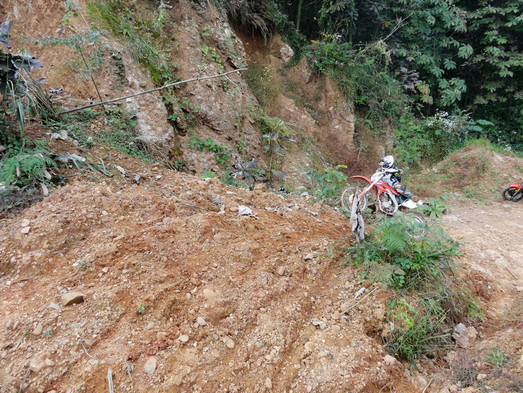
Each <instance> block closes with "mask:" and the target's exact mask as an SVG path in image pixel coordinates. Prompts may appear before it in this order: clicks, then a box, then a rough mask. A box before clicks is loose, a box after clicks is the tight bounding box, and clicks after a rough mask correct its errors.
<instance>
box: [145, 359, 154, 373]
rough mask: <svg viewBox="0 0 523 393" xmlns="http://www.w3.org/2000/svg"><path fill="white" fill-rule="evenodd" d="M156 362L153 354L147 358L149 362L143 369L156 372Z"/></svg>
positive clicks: (147, 371)
mask: <svg viewBox="0 0 523 393" xmlns="http://www.w3.org/2000/svg"><path fill="white" fill-rule="evenodd" d="M156 363H157V361H156V358H155V357H154V356H151V357H150V358H149V359H147V362H145V366H144V367H143V369H144V370H145V372H146V373H147V374H151V373H152V372H154V370H156Z"/></svg>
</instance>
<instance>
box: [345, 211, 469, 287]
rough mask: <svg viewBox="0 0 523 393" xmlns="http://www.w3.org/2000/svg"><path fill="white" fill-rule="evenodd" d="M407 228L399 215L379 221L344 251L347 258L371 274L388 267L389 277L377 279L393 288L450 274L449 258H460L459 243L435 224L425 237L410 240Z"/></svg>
mask: <svg viewBox="0 0 523 393" xmlns="http://www.w3.org/2000/svg"><path fill="white" fill-rule="evenodd" d="M408 225H409V220H408V219H406V218H404V217H401V216H394V217H390V218H385V219H383V220H381V221H380V222H378V223H377V225H376V227H375V228H374V231H373V232H372V233H371V234H370V235H369V236H368V237H367V239H366V240H365V241H363V242H361V243H355V244H353V245H352V246H351V247H349V248H348V249H347V250H346V251H347V254H348V256H349V258H352V260H353V261H354V263H355V264H356V265H358V266H361V267H362V268H363V269H364V271H365V272H366V273H371V274H372V271H373V270H374V268H375V266H376V265H389V266H390V269H389V270H388V271H389V272H390V275H389V276H388V277H380V278H381V281H384V282H386V283H387V284H388V285H389V286H391V287H393V288H404V287H405V288H416V287H421V286H423V285H424V284H426V283H427V282H431V281H433V280H434V279H436V278H438V277H440V276H441V274H442V272H444V271H450V270H451V262H452V259H451V258H452V257H454V256H457V255H459V246H458V244H457V243H456V242H454V241H453V240H452V239H451V238H449V237H448V236H447V235H445V233H444V232H443V230H442V229H441V228H439V227H437V226H436V225H433V226H431V227H430V228H428V233H427V235H426V236H423V237H420V238H413V237H411V236H409V234H408V233H407V228H408Z"/></svg>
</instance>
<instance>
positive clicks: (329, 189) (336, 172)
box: [307, 165, 347, 205]
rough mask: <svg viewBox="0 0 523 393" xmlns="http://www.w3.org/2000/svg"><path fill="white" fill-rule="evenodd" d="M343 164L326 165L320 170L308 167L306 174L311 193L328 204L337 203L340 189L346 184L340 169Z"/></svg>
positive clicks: (342, 167)
mask: <svg viewBox="0 0 523 393" xmlns="http://www.w3.org/2000/svg"><path fill="white" fill-rule="evenodd" d="M344 168H347V167H346V166H345V165H337V166H336V167H334V168H333V167H327V168H323V169H321V170H316V169H313V168H310V169H309V171H308V172H307V176H308V178H309V181H310V189H311V190H312V194H313V195H314V196H315V197H316V198H317V199H318V200H323V201H325V202H326V203H329V204H333V205H334V204H337V203H338V200H339V195H340V193H341V190H342V189H343V188H344V187H345V186H346V185H347V176H346V175H345V174H344V173H343V172H341V171H340V169H344Z"/></svg>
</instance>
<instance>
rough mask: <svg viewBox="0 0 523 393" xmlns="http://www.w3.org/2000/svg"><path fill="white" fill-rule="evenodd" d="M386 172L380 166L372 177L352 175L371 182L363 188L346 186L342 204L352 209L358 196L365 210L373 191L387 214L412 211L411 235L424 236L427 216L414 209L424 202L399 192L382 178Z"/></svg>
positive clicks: (360, 204) (383, 211) (379, 204)
mask: <svg viewBox="0 0 523 393" xmlns="http://www.w3.org/2000/svg"><path fill="white" fill-rule="evenodd" d="M386 173H387V172H386V171H385V170H383V169H381V168H380V169H378V170H377V171H376V173H374V174H373V175H372V176H371V178H370V179H369V178H368V177H366V176H360V175H358V176H352V177H351V178H352V179H361V180H364V181H366V182H367V183H369V185H368V186H367V187H365V188H364V189H363V190H362V189H361V188H360V187H358V186H349V187H347V188H345V189H344V191H343V193H342V194H341V204H342V206H343V207H345V208H346V209H347V210H349V211H350V210H351V207H352V203H353V201H354V198H358V200H359V202H358V204H359V209H360V210H361V211H363V210H365V209H366V208H367V207H368V204H369V198H368V195H369V194H370V193H371V191H372V194H373V196H374V199H375V200H376V201H377V204H378V209H379V211H381V212H382V213H384V214H386V215H387V216H392V215H394V214H396V213H397V212H401V213H406V212H409V213H411V214H410V217H411V218H412V220H413V221H414V222H413V225H412V226H411V229H410V230H409V235H411V236H412V237H415V238H417V237H421V236H423V235H424V234H425V217H424V216H423V215H422V214H421V213H418V212H414V211H412V210H413V209H415V208H417V207H418V206H421V205H422V204H423V202H421V201H420V202H414V201H413V200H412V199H409V198H407V197H406V196H404V195H401V194H400V193H398V192H397V191H396V190H395V189H394V188H393V187H391V186H390V185H389V184H388V183H387V182H385V181H383V180H382V178H383V177H384V176H385V175H386Z"/></svg>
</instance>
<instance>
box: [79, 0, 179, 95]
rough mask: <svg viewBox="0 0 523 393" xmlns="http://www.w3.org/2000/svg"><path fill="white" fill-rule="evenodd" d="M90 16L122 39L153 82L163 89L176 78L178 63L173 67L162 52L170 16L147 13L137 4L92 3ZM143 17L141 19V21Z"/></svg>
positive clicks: (119, 0)
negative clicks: (139, 8)
mask: <svg viewBox="0 0 523 393" xmlns="http://www.w3.org/2000/svg"><path fill="white" fill-rule="evenodd" d="M88 4H89V12H90V15H91V17H92V18H93V20H95V21H98V23H100V24H101V25H102V26H103V27H104V28H106V29H107V30H109V31H110V32H111V33H112V34H114V35H115V36H116V37H122V38H123V39H124V40H125V41H126V43H127V45H128V47H129V49H130V50H131V53H132V55H133V58H134V59H135V60H136V61H137V62H139V63H140V64H142V65H143V66H144V67H145V68H146V69H147V70H149V74H150V76H151V79H152V80H153V82H154V83H155V84H156V85H158V86H160V85H162V84H163V83H165V82H167V81H169V80H170V79H172V78H173V76H174V72H173V71H174V69H175V68H176V67H175V66H176V65H175V64H174V63H170V62H169V60H168V58H167V56H166V55H165V53H164V52H163V51H162V49H158V48H159V47H160V48H162V47H163V45H164V43H163V42H162V41H161V37H162V33H163V32H164V29H165V28H167V27H168V26H166V25H167V22H166V19H167V14H166V12H165V10H163V9H160V8H158V9H157V10H155V11H149V12H148V13H144V12H143V11H142V12H140V11H141V10H138V8H137V5H136V2H129V1H123V0H90V1H89V2H88ZM136 15H140V16H141V18H137V17H136Z"/></svg>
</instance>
